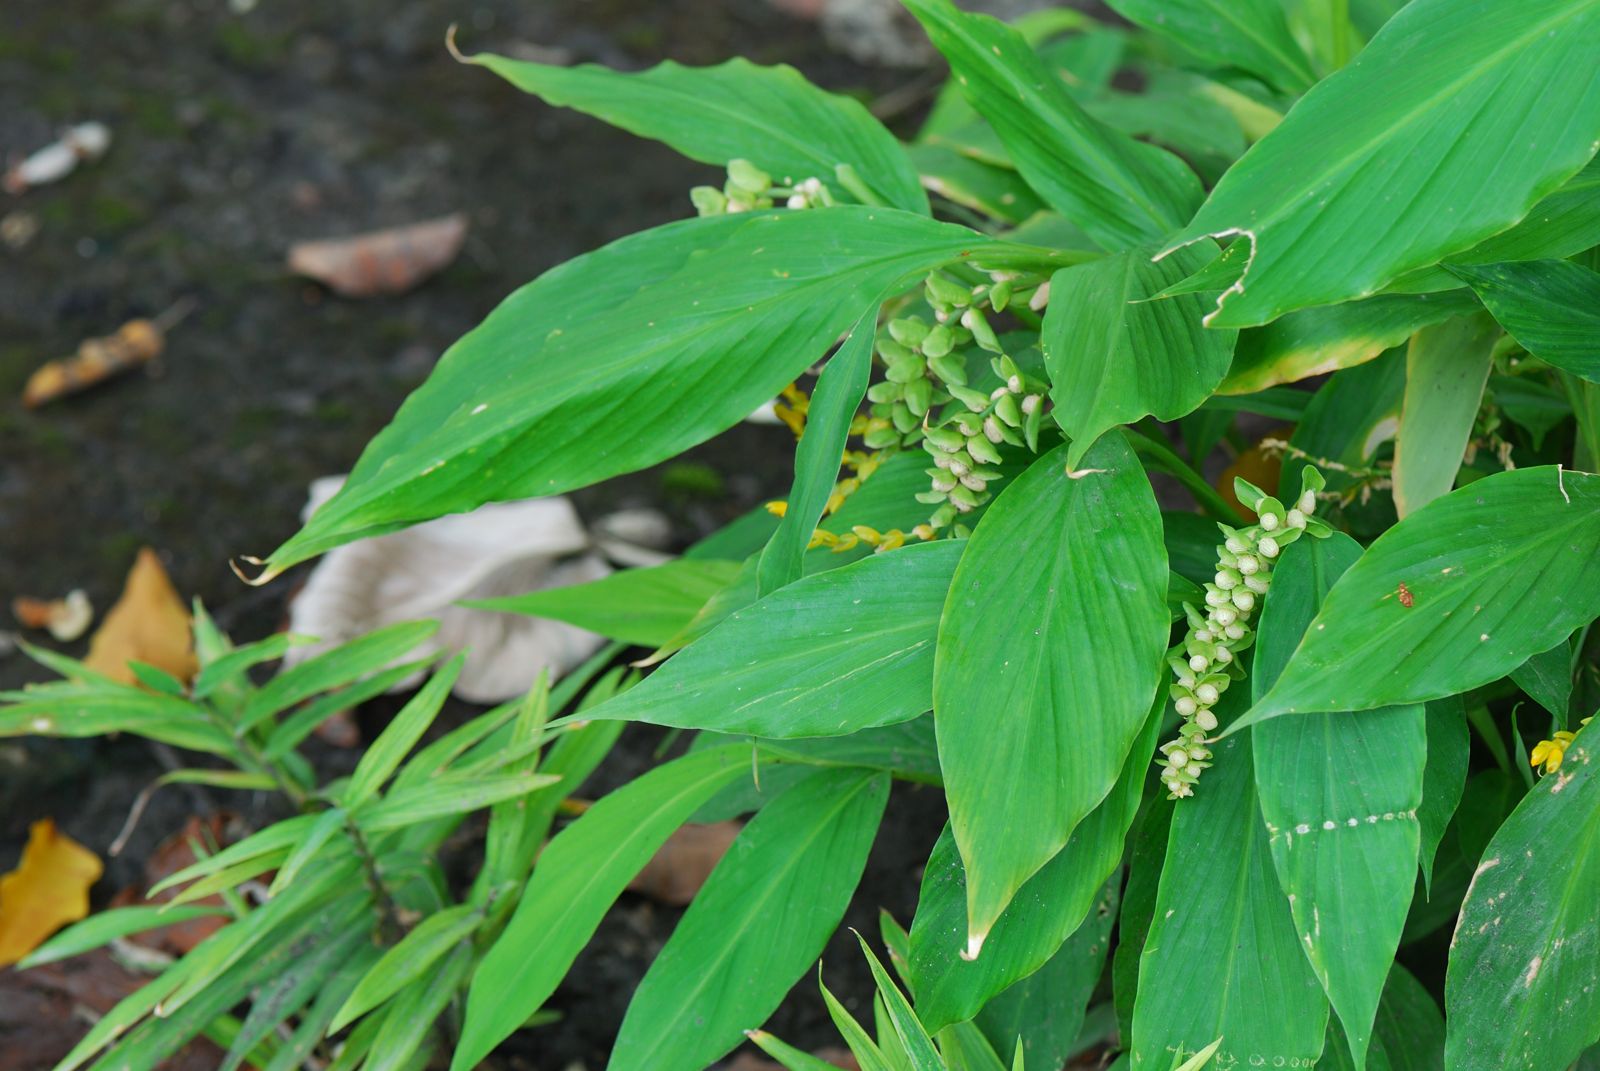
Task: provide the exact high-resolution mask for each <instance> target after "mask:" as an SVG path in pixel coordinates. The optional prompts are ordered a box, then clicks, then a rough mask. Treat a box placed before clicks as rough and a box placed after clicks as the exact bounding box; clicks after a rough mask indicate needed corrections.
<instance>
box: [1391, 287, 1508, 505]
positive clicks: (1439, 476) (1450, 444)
mask: <svg viewBox="0 0 1600 1071" xmlns="http://www.w3.org/2000/svg"><path fill="white" fill-rule="evenodd" d="M1498 337H1500V336H1499V332H1498V331H1496V330H1495V329H1494V325H1493V324H1492V323H1490V322H1489V321H1488V318H1487V317H1485V316H1484V315H1483V314H1481V313H1480V314H1478V315H1477V316H1458V317H1456V318H1455V319H1452V320H1446V321H1445V322H1444V323H1442V324H1439V325H1437V326H1435V327H1425V328H1423V329H1422V330H1421V331H1418V332H1417V333H1416V334H1415V335H1413V336H1411V344H1410V346H1408V347H1407V348H1406V394H1405V403H1404V404H1403V405H1402V407H1401V409H1400V432H1399V435H1398V437H1397V439H1396V441H1395V448H1394V505H1395V509H1396V510H1397V511H1398V512H1399V514H1400V516H1401V517H1406V516H1409V515H1410V514H1411V513H1413V512H1415V511H1416V510H1418V509H1420V508H1421V507H1423V506H1426V505H1427V504H1428V503H1429V502H1432V501H1433V500H1434V499H1436V498H1438V497H1439V496H1440V495H1444V494H1449V493H1450V489H1451V488H1452V487H1454V486H1455V485H1456V473H1457V472H1458V471H1460V469H1461V459H1462V457H1463V456H1464V454H1465V453H1466V448H1467V440H1468V439H1469V438H1471V437H1472V425H1473V422H1474V421H1476V420H1477V419H1478V405H1479V403H1480V402H1481V401H1482V400H1483V385H1484V384H1485V383H1487V382H1488V380H1489V366H1490V364H1491V361H1490V358H1491V356H1492V355H1493V353H1494V343H1495V339H1497V338H1498Z"/></svg>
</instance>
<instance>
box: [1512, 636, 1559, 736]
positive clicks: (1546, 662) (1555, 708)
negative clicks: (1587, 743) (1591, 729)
mask: <svg viewBox="0 0 1600 1071" xmlns="http://www.w3.org/2000/svg"><path fill="white" fill-rule="evenodd" d="M1511 680H1512V681H1513V682H1514V683H1515V684H1516V686H1517V687H1518V688H1521V689H1522V690H1523V691H1524V692H1527V693H1528V694H1529V695H1530V696H1532V697H1533V699H1534V701H1535V702H1536V703H1538V704H1539V705H1540V706H1542V707H1544V708H1545V709H1546V710H1548V711H1549V712H1550V714H1551V716H1552V717H1554V718H1555V720H1556V727H1557V728H1560V729H1564V728H1566V727H1567V710H1568V708H1569V707H1571V706H1572V648H1571V647H1570V646H1569V645H1568V642H1567V641H1566V640H1562V641H1561V642H1560V643H1558V644H1556V645H1555V646H1554V647H1552V648H1550V649H1549V650H1548V651H1540V652H1539V653H1538V654H1536V655H1534V656H1533V657H1531V658H1529V659H1528V660H1527V661H1526V662H1524V663H1522V665H1520V666H1518V667H1517V668H1516V669H1514V670H1512V671H1511Z"/></svg>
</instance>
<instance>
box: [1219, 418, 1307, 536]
mask: <svg viewBox="0 0 1600 1071" xmlns="http://www.w3.org/2000/svg"><path fill="white" fill-rule="evenodd" d="M1293 433H1294V429H1293V428H1291V427H1284V428H1274V429H1273V430H1272V431H1269V432H1267V434H1266V435H1264V436H1262V438H1261V440H1258V441H1257V442H1256V444H1255V445H1254V446H1251V447H1250V448H1249V449H1247V450H1245V451H1244V452H1242V453H1241V454H1240V455H1239V456H1238V457H1236V458H1234V459H1233V464H1231V465H1229V466H1228V467H1227V468H1225V469H1223V470H1222V475H1221V476H1218V477H1217V484H1216V487H1217V493H1218V494H1220V495H1221V496H1222V497H1223V498H1225V499H1227V501H1228V505H1230V506H1232V507H1233V508H1234V509H1236V510H1238V511H1239V514H1240V516H1243V517H1249V516H1251V513H1250V511H1249V510H1247V509H1245V508H1244V504H1243V503H1242V502H1240V501H1239V498H1238V496H1237V495H1235V494H1234V493H1233V480H1234V477H1236V476H1243V477H1244V478H1245V479H1246V480H1249V481H1250V482H1251V483H1253V484H1255V485H1256V486H1257V487H1259V488H1261V489H1262V490H1263V491H1265V492H1266V493H1267V494H1269V495H1275V494H1277V493H1278V477H1279V476H1280V475H1281V474H1282V472H1283V457H1282V455H1280V454H1278V453H1276V452H1274V453H1270V454H1269V453H1268V452H1267V451H1266V450H1263V449H1262V447H1261V443H1262V442H1263V441H1265V440H1267V439H1279V440H1285V439H1288V438H1289V436H1290V435H1292V434H1293Z"/></svg>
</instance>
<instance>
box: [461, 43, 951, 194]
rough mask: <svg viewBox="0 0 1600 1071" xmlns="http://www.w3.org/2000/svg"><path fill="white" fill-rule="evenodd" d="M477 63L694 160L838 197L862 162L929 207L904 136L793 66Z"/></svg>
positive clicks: (889, 187) (890, 186)
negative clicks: (843, 171) (816, 186)
mask: <svg viewBox="0 0 1600 1071" xmlns="http://www.w3.org/2000/svg"><path fill="white" fill-rule="evenodd" d="M471 61H472V62H473V63H477V64H480V65H482V66H484V67H487V68H489V69H490V70H491V71H494V72H495V73H496V74H498V75H500V77H502V78H504V79H505V80H506V81H508V82H510V83H511V84H512V85H514V86H516V87H517V88H518V89H520V90H522V91H523V92H525V93H532V94H534V95H536V96H538V97H540V98H542V99H543V100H545V101H546V102H548V103H550V104H554V105H557V106H560V107H566V108H576V109H577V110H578V111H581V112H586V113H588V114H589V115H593V116H596V117H598V118H600V119H603V120H605V121H606V122H608V123H610V124H611V125H613V126H619V127H622V128H623V129H624V130H628V131H631V132H632V133H635V134H638V135H640V136H641V137H646V138H652V139H654V140H656V141H664V142H666V143H667V144H668V145H670V146H672V147H673V148H674V149H676V150H677V151H678V152H680V153H682V154H683V155H685V156H687V157H689V158H690V159H691V160H699V161H700V162H701V163H706V164H714V165H716V166H718V167H721V166H725V165H726V164H727V163H728V162H729V161H730V160H734V159H746V160H749V161H751V162H752V163H754V164H755V165H756V166H757V167H760V168H762V169H763V170H765V171H767V172H768V173H769V174H771V175H772V177H773V178H774V179H775V180H777V181H778V182H780V183H783V184H785V185H790V184H792V183H794V182H800V181H802V180H804V179H808V178H819V179H821V180H822V181H823V182H824V183H827V184H828V185H829V186H830V187H831V188H832V189H833V190H834V192H835V193H836V194H842V193H845V192H846V190H845V189H844V187H842V186H841V185H840V184H839V183H838V181H837V180H836V178H835V173H836V172H837V170H838V169H839V167H841V166H845V167H849V168H852V169H854V171H855V173H856V175H857V176H859V177H860V179H861V181H862V182H864V183H866V185H867V187H868V188H869V189H870V190H871V191H872V193H873V194H874V195H875V196H876V197H878V198H879V199H880V200H881V202H882V203H884V204H887V205H890V206H892V207H895V208H903V209H906V210H907V211H910V212H921V213H923V214H924V215H926V214H927V211H928V198H927V195H926V194H924V193H923V192H922V186H921V184H920V183H919V182H918V181H917V172H916V169H915V168H914V167H912V165H911V161H910V160H908V159H907V158H906V154H905V152H904V150H903V149H902V148H901V147H900V143H899V142H898V141H896V140H895V138H894V135H892V134H890V133H889V132H888V131H887V130H885V129H884V128H883V124H881V123H879V122H878V121H877V120H876V119H874V118H873V117H872V113H871V112H869V111H867V109H866V108H865V107H864V106H862V104H861V102H860V101H857V100H853V99H851V98H850V97H845V96H840V95H839V94H836V93H827V92H824V91H823V90H821V89H818V88H817V87H816V86H814V85H812V84H811V83H810V82H808V81H806V79H805V76H804V75H802V74H801V73H800V72H799V71H797V70H795V69H794V68H793V67H790V66H787V65H785V64H780V65H778V66H776V67H762V66H758V65H757V64H754V63H751V62H749V61H748V60H744V59H733V60H729V61H728V62H726V63H721V64H718V65H717V66H715V67H684V66H680V65H679V64H676V63H673V62H671V61H668V62H666V63H663V64H660V65H659V66H656V67H652V68H650V69H649V70H647V71H640V72H638V73H637V74H624V73H622V72H620V71H612V70H608V69H606V68H604V67H597V66H594V65H593V64H587V63H585V64H579V65H577V66H574V67H555V66H549V65H547V64H543V63H529V62H526V61H523V60H514V59H509V58H507V57H505V56H497V55H495V54H493V53H491V52H481V53H479V54H478V55H476V56H473V57H471Z"/></svg>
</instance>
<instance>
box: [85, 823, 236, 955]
mask: <svg viewBox="0 0 1600 1071" xmlns="http://www.w3.org/2000/svg"><path fill="white" fill-rule="evenodd" d="M247 832H248V831H247V830H246V828H245V826H244V824H243V823H242V822H241V821H240V820H239V818H238V816H237V815H234V814H233V813H231V812H228V811H219V812H216V813H214V814H212V815H210V816H208V817H206V818H200V817H196V816H191V817H190V818H189V820H188V821H187V822H185V823H184V825H183V828H182V829H180V830H178V831H177V832H176V833H174V834H172V835H171V836H170V837H168V838H167V839H165V840H163V841H162V842H161V843H160V844H158V845H156V849H155V851H153V852H151V853H150V858H148V859H147V860H145V864H144V882H143V885H142V887H141V886H138V885H130V886H128V887H127V888H124V889H122V890H121V891H120V892H118V893H117V895H116V896H115V897H113V898H112V901H111V906H112V907H135V906H138V905H141V904H161V903H165V902H166V901H168V900H171V899H172V898H174V897H175V896H177V895H178V894H179V892H181V891H182V890H181V889H163V890H162V891H161V893H160V894H159V895H157V896H154V897H150V898H148V899H147V898H146V897H145V895H144V890H145V889H147V888H150V887H152V886H154V885H157V884H159V883H160V882H162V881H164V880H165V879H167V878H169V877H171V876H172V875H174V874H176V873H177V872H178V871H180V870H182V869H184V868H185V867H188V866H192V865H194V864H195V863H196V862H198V861H199V860H198V857H197V856H196V855H195V853H194V846H195V845H196V844H199V845H200V846H201V847H202V848H205V849H206V850H207V851H216V850H219V849H222V848H226V847H227V846H228V845H230V844H232V843H234V842H235V841H238V840H240V839H242V838H243V837H244V835H245V834H246V833H247ZM195 903H197V904H199V905H200V906H201V907H217V906H221V905H222V903H223V899H222V897H221V896H208V897H205V898H203V899H200V900H197V901H195ZM227 922H228V920H227V918H226V916H223V915H210V916H205V917H202V918H191V919H184V920H183V921H181V922H174V923H172V924H171V925H169V926H162V927H160V928H159V929H154V930H145V931H143V932H141V933H136V934H134V935H132V936H131V937H129V938H128V940H129V941H132V942H133V943H134V944H137V945H142V946H144V947H145V948H151V949H155V950H156V951H158V952H165V953H167V954H168V955H172V956H182V955H185V954H187V953H188V952H191V951H193V950H194V948H195V946H197V945H198V944H199V943H200V942H201V941H204V940H205V939H206V938H207V937H210V936H211V935H212V934H214V933H216V932H217V931H218V930H220V929H222V927H223V926H225V925H226V924H227Z"/></svg>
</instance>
